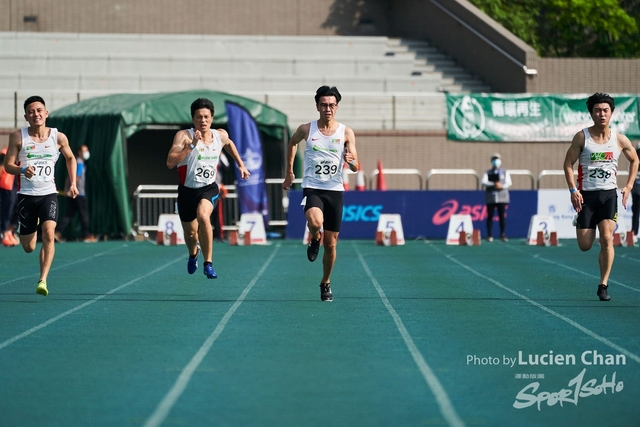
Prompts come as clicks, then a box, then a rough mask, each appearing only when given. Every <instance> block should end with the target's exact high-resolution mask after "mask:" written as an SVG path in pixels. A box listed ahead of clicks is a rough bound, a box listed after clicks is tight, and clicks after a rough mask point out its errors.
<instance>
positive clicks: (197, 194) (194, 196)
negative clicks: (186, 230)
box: [178, 182, 220, 222]
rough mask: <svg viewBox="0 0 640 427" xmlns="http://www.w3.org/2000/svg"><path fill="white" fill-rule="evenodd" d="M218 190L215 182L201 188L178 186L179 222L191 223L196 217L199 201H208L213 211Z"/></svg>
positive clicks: (218, 194)
mask: <svg viewBox="0 0 640 427" xmlns="http://www.w3.org/2000/svg"><path fill="white" fill-rule="evenodd" d="M218 196H220V190H219V188H218V184H216V183H215V182H214V183H213V184H211V185H207V186H206V187H201V188H190V187H185V186H184V185H182V184H180V185H178V215H179V216H180V221H182V222H191V221H193V220H194V219H196V217H197V216H198V205H199V204H200V200H208V201H210V202H211V204H212V205H213V208H214V209H215V207H216V204H217V203H218Z"/></svg>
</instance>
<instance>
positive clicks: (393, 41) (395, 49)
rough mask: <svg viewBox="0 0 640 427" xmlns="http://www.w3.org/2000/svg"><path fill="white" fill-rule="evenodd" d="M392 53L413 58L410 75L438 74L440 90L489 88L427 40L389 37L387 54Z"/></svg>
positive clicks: (480, 90) (489, 89)
mask: <svg viewBox="0 0 640 427" xmlns="http://www.w3.org/2000/svg"><path fill="white" fill-rule="evenodd" d="M390 55H394V56H400V57H406V56H407V55H409V56H410V57H412V58H413V59H414V67H413V70H412V75H414V76H415V75H425V74H426V75H440V76H442V79H443V83H442V85H441V90H443V91H446V92H490V91H491V88H490V87H489V86H487V85H486V84H484V83H483V82H482V80H481V79H479V78H477V77H475V76H473V75H471V74H470V73H469V72H468V71H466V70H465V69H464V68H463V67H461V66H460V65H458V64H457V63H456V62H455V61H454V60H452V59H451V58H449V57H448V56H446V55H445V54H444V53H442V52H440V51H439V50H438V49H436V48H435V47H433V46H431V45H430V44H429V42H426V41H418V40H405V39H398V38H390V39H389V43H388V49H387V56H390Z"/></svg>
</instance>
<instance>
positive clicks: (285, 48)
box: [0, 32, 388, 56]
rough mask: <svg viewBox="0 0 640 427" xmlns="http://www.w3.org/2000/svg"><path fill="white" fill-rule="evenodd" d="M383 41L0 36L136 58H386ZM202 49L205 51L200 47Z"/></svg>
mask: <svg viewBox="0 0 640 427" xmlns="http://www.w3.org/2000/svg"><path fill="white" fill-rule="evenodd" d="M387 41H388V38H387V37H368V36H367V37H364V36H227V35H164V34H90V33H77V34H76V33H33V32H5V33H0V46H2V49H1V51H2V52H4V53H17V54H20V53H24V52H33V53H38V52H41V53H48V54H69V53H80V54H91V53H101V54H134V55H137V54H140V55H143V54H144V55H168V54H169V55H198V56H199V55H207V53H215V54H218V55H264V54H265V52H269V53H270V54H273V55H305V54H306V55H325V56H326V55H338V56H345V55H374V56H378V55H384V54H385V52H386V51H387ZM203 46H205V47H206V48H203Z"/></svg>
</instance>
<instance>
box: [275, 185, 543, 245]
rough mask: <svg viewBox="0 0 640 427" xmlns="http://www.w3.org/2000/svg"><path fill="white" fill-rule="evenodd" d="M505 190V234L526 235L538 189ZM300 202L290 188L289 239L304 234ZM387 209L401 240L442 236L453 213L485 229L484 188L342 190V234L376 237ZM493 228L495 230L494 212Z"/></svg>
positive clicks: (497, 227)
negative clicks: (398, 227) (395, 217)
mask: <svg viewBox="0 0 640 427" xmlns="http://www.w3.org/2000/svg"><path fill="white" fill-rule="evenodd" d="M509 194H510V196H511V203H510V204H509V206H508V208H507V211H506V214H507V230H506V232H507V236H509V237H512V238H525V237H526V236H527V231H528V230H529V222H530V220H531V216H532V215H535V214H536V209H537V206H538V196H537V191H534V190H510V191H509ZM301 201H302V191H300V190H296V191H290V192H289V206H290V208H289V211H288V213H287V230H286V233H287V234H286V235H287V238H290V239H302V238H303V231H304V229H305V221H306V220H305V217H304V209H303V206H299V205H300V202H301ZM387 213H395V214H400V215H401V217H402V227H403V231H404V237H405V239H415V238H418V237H423V238H427V239H445V238H446V237H447V231H448V227H449V220H450V218H451V216H452V215H455V214H467V215H471V219H472V221H473V228H474V229H480V230H482V234H483V235H484V234H485V233H486V229H487V226H486V221H487V209H486V205H485V202H484V191H478V190H474V191H439V190H433V191H345V193H344V209H343V213H342V230H341V231H340V237H341V238H345V239H372V240H373V239H375V236H376V229H377V226H378V219H379V217H380V215H381V214H387ZM493 229H494V230H498V229H499V226H498V218H497V215H496V216H495V217H494V225H493Z"/></svg>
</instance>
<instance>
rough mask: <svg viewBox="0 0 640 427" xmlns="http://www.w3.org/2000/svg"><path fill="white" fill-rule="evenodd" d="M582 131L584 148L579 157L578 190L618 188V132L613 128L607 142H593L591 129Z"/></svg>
mask: <svg viewBox="0 0 640 427" xmlns="http://www.w3.org/2000/svg"><path fill="white" fill-rule="evenodd" d="M582 132H583V133H584V148H583V149H582V152H581V153H580V157H579V164H578V190H584V191H596V190H613V189H615V188H618V181H617V178H616V174H617V172H618V157H620V147H619V146H618V138H617V136H616V132H615V131H614V130H613V129H612V130H611V136H610V137H609V140H608V141H607V142H606V143H605V144H596V143H595V142H593V138H592V137H591V134H590V133H589V129H586V128H585V129H582Z"/></svg>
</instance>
